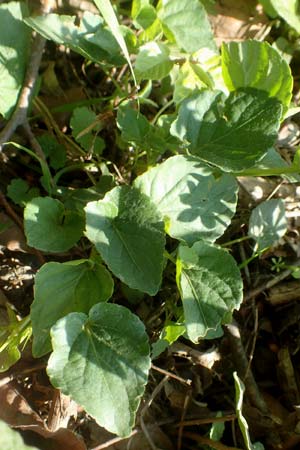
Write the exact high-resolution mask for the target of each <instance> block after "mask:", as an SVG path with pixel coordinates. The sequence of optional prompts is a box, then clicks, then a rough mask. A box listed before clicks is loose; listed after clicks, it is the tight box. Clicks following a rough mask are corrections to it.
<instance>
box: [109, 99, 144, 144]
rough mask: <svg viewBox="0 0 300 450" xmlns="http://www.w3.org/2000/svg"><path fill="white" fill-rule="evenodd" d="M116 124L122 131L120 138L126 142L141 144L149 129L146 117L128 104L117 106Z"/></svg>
mask: <svg viewBox="0 0 300 450" xmlns="http://www.w3.org/2000/svg"><path fill="white" fill-rule="evenodd" d="M117 124H118V127H119V128H120V130H121V132H122V139H124V141H127V142H135V143H137V144H142V143H144V142H145V140H146V139H147V135H148V133H149V131H150V123H149V122H148V120H147V118H146V117H145V116H144V115H143V114H142V113H141V112H139V111H136V110H135V109H133V108H131V107H130V105H128V104H127V105H124V106H120V108H118V114H117Z"/></svg>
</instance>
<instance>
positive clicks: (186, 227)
mask: <svg viewBox="0 0 300 450" xmlns="http://www.w3.org/2000/svg"><path fill="white" fill-rule="evenodd" d="M134 185H135V186H136V187H137V188H138V189H140V190H141V192H143V193H144V194H146V195H148V197H149V198H150V199H151V201H152V202H153V203H154V204H155V205H156V207H157V209H158V210H159V212H160V213H161V215H162V217H163V218H164V220H165V224H166V231H167V233H168V234H170V236H172V237H174V238H176V239H180V240H183V241H185V242H187V243H188V244H193V243H194V242H196V241H199V239H206V240H208V241H211V242H213V241H215V240H216V239H217V238H218V237H220V236H221V235H222V234H223V233H224V230H225V229H226V228H227V227H228V225H229V224H230V220H231V218H232V216H233V215H234V213H235V208H236V202H237V191H238V186H237V183H236V181H235V179H234V178H233V177H232V176H231V175H228V174H224V175H221V176H219V177H215V176H214V175H213V171H212V169H211V168H210V167H209V166H207V165H206V164H204V163H203V162H202V161H201V160H200V159H199V158H195V157H190V156H173V157H171V158H168V159H167V160H166V161H165V162H163V163H162V164H159V165H158V166H156V167H154V168H152V169H151V170H148V171H147V172H145V173H144V174H143V175H141V176H139V177H138V178H137V179H136V180H135V182H134Z"/></svg>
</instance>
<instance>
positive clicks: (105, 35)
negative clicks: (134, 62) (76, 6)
mask: <svg viewBox="0 0 300 450" xmlns="http://www.w3.org/2000/svg"><path fill="white" fill-rule="evenodd" d="M24 22H25V23H26V24H27V25H29V26H30V27H31V28H33V29H34V30H35V31H37V32H38V33H40V34H41V35H42V36H44V38H46V39H51V40H52V41H54V42H56V43H57V44H64V45H67V46H68V47H70V48H71V49H72V50H73V51H74V52H77V53H80V54H81V55H82V56H84V57H85V58H87V59H90V60H91V61H94V62H96V63H100V62H101V61H105V62H106V63H107V62H109V63H113V64H122V61H124V60H123V58H122V57H121V55H120V53H119V46H118V43H117V41H116V39H115V37H114V35H113V34H112V33H111V31H109V30H108V29H106V28H105V27H104V23H103V20H102V19H101V17H99V16H97V15H95V14H92V13H90V12H84V13H83V17H82V19H81V22H80V24H79V26H77V25H75V16H66V15H59V14H47V15H46V16H36V17H28V18H26V19H25V20H24Z"/></svg>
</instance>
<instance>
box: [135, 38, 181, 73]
mask: <svg viewBox="0 0 300 450" xmlns="http://www.w3.org/2000/svg"><path fill="white" fill-rule="evenodd" d="M172 67H173V62H172V61H171V59H170V51H169V49H168V47H167V45H166V44H164V43H163V42H147V44H145V45H143V46H142V47H141V48H140V51H139V53H138V55H137V58H136V62H135V70H136V74H137V77H138V78H139V79H142V80H161V79H162V78H164V77H166V76H167V75H168V74H169V73H170V71H171V70H172Z"/></svg>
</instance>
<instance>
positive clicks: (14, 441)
mask: <svg viewBox="0 0 300 450" xmlns="http://www.w3.org/2000/svg"><path fill="white" fill-rule="evenodd" d="M0 448H1V449H3V450H16V449H18V450H38V449H37V447H32V446H31V445H30V446H29V445H26V444H24V441H23V439H22V436H21V435H20V433H19V432H18V431H14V430H13V429H11V428H10V427H9V426H8V425H7V424H6V423H5V422H3V421H2V420H0Z"/></svg>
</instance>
